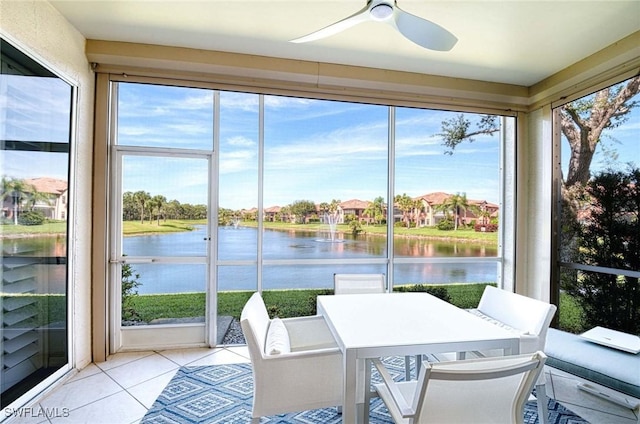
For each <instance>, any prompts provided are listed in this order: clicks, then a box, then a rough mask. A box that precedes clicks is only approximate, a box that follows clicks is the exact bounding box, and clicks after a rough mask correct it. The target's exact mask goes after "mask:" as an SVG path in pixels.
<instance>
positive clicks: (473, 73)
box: [51, 0, 640, 86]
mask: <svg viewBox="0 0 640 424" xmlns="http://www.w3.org/2000/svg"><path fill="white" fill-rule="evenodd" d="M51 3H52V4H53V6H54V7H55V8H56V9H58V10H59V11H60V13H62V14H63V15H64V16H65V17H66V18H67V19H68V20H69V22H71V23H72V24H73V25H74V26H75V27H76V28H77V29H78V30H79V31H80V32H81V33H82V34H83V35H84V36H85V37H86V38H87V39H95V40H112V41H128V42H136V43H148V44H159V45H166V46H178V47H190V48H198V49H207V50H218V51H226V52H236V53H246V54H254V55H263V56H273V57H280V58H288V59H302V60H308V61H316V62H329V63H338V64H346V65H357V66H365V67H373V68H382V69H391V70H401V71H409V72H418V73H424V74H431V75H444V76H450V77H460V78H470V79H478V80H484V81H494V82H503V83H510V84H518V85H524V86H531V85H533V84H534V83H537V82H539V81H541V80H543V79H544V78H546V77H548V76H550V75H552V74H554V73H556V72H558V71H560V70H562V69H564V68H566V67H567V66H569V65H571V64H573V63H575V62H577V61H579V60H581V59H583V58H585V57H587V56H589V55H591V54H593V53H595V52H597V51H599V50H601V49H602V48H604V47H606V46H608V45H611V44H613V43H615V42H616V41H618V40H620V39H622V38H624V37H626V36H628V35H630V34H632V33H634V32H636V31H639V30H640V1H638V0H632V1H614V0H605V1H588V0H571V1H563V0H558V1H519V0H505V1H490V0H472V1H457V0H446V1H445V0H420V1H418V0H398V5H399V6H400V7H401V8H402V9H403V10H405V11H406V12H409V13H412V14H414V15H417V16H420V17H422V18H425V19H429V20H431V21H433V22H435V23H437V24H439V25H441V26H443V27H445V28H446V29H448V30H449V31H450V32H452V33H453V34H455V35H456V36H457V37H458V40H459V41H458V43H457V44H456V46H455V47H454V48H453V49H452V50H451V51H449V52H435V51H429V50H426V49H423V48H421V47H419V46H417V45H415V44H413V43H411V42H410V41H408V40H407V39H405V38H403V37H402V36H401V35H400V34H399V33H397V32H395V31H394V30H392V29H391V28H390V27H389V26H387V25H384V24H380V23H375V22H367V23H362V24H360V25H357V26H355V27H352V28H350V29H348V30H346V31H344V32H343V33H340V34H338V35H335V36H332V37H330V38H326V39H323V40H319V41H315V42H311V43H305V44H294V43H290V42H288V40H290V39H293V38H297V37H300V36H302V35H306V34H308V33H310V32H312V31H315V30H317V29H320V28H322V27H324V26H327V25H329V24H331V23H333V22H336V21H338V20H340V19H343V18H345V17H347V16H349V15H351V14H353V13H355V12H357V11H358V10H360V9H361V8H362V7H364V5H365V4H366V1H365V0H226V1H225V0H201V1H188V0H173V1H167V0H163V1H157V0H131V1H123V0H117V1H116V0H112V1H98V0H51Z"/></svg>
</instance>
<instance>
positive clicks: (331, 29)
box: [289, 4, 370, 43]
mask: <svg viewBox="0 0 640 424" xmlns="http://www.w3.org/2000/svg"><path fill="white" fill-rule="evenodd" d="M369 19H370V18H369V5H368V4H367V6H365V7H364V8H362V9H361V10H359V11H357V12H356V13H354V14H353V15H351V16H349V17H347V18H344V19H343V20H341V21H338V22H336V23H334V24H331V25H329V26H326V27H324V28H322V29H319V30H318V31H315V32H312V33H311V34H307V35H305V36H303V37H300V38H295V39H293V40H289V41H290V42H291V43H307V42H309V41H315V40H319V39H321V38H326V37H330V36H332V35H335V34H337V33H339V32H342V31H344V30H345V29H347V28H351V27H352V26H354V25H357V24H359V23H361V22H365V21H368V20H369Z"/></svg>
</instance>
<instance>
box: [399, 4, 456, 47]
mask: <svg viewBox="0 0 640 424" xmlns="http://www.w3.org/2000/svg"><path fill="white" fill-rule="evenodd" d="M393 16H394V23H395V27H396V28H397V29H398V31H400V33H401V34H402V35H404V36H405V37H406V38H408V39H409V40H411V41H413V42H414V43H416V44H417V45H419V46H422V47H424V48H426V49H429V50H437V51H443V52H446V51H449V50H451V49H452V48H453V46H455V45H456V43H457V42H458V39H457V38H456V36H455V35H453V34H452V33H450V32H449V31H447V30H446V29H444V28H443V27H441V26H440V25H438V24H434V23H433V22H431V21H428V20H426V19H423V18H420V17H418V16H415V15H412V14H411V13H408V12H405V11H404V10H402V9H400V8H399V7H398V6H397V5H396V6H395V10H394V14H393ZM392 25H393V24H392Z"/></svg>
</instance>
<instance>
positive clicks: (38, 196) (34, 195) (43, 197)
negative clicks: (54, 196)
mask: <svg viewBox="0 0 640 424" xmlns="http://www.w3.org/2000/svg"><path fill="white" fill-rule="evenodd" d="M39 202H40V203H44V204H46V205H47V206H50V205H51V197H50V196H49V195H48V194H47V193H42V192H40V191H38V190H37V189H36V188H35V187H34V186H33V185H31V184H27V191H26V193H25V195H24V203H25V206H26V208H27V209H28V210H30V211H33V209H34V208H35V206H36V204H38V203H39Z"/></svg>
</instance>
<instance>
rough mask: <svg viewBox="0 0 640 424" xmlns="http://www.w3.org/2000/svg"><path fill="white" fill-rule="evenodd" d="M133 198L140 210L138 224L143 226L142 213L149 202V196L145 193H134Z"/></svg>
mask: <svg viewBox="0 0 640 424" xmlns="http://www.w3.org/2000/svg"><path fill="white" fill-rule="evenodd" d="M133 198H134V200H135V201H136V204H137V205H138V208H139V209H140V223H141V224H144V212H145V207H146V206H147V203H148V202H149V201H150V200H151V195H150V194H149V193H147V192H146V191H136V192H135V193H134V194H133Z"/></svg>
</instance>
